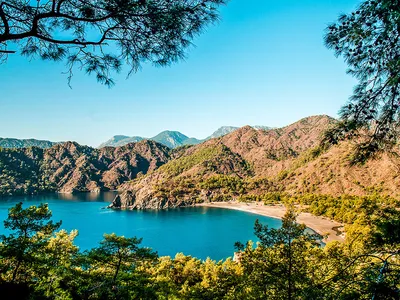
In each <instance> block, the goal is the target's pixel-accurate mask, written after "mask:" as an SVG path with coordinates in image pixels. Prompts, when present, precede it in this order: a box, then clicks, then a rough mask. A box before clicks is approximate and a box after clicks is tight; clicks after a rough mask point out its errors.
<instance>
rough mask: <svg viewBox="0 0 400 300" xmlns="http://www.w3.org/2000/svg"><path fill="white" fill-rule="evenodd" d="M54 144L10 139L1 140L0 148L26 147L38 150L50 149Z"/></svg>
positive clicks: (33, 140)
mask: <svg viewBox="0 0 400 300" xmlns="http://www.w3.org/2000/svg"><path fill="white" fill-rule="evenodd" d="M55 144H57V143H55V142H50V141H43V140H35V139H12V138H1V137H0V147H1V148H27V147H38V148H43V149H46V148H50V147H52V146H54V145H55Z"/></svg>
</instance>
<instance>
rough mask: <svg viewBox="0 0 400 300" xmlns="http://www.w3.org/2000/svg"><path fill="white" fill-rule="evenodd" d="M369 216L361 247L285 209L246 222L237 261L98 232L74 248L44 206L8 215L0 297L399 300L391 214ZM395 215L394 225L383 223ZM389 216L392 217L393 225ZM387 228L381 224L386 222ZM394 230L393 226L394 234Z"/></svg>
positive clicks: (399, 263)
mask: <svg viewBox="0 0 400 300" xmlns="http://www.w3.org/2000/svg"><path fill="white" fill-rule="evenodd" d="M382 217H384V218H380V219H379V218H371V222H372V223H371V228H373V234H370V235H368V237H369V241H370V243H364V244H362V246H361V247H359V248H357V249H356V248H355V247H354V243H353V241H352V240H350V241H349V242H347V241H346V242H345V243H337V242H334V243H329V244H328V245H326V246H325V247H322V246H321V245H320V243H319V239H320V238H321V237H320V236H319V235H316V234H311V233H307V232H305V231H304V230H305V226H304V225H301V224H298V223H297V222H296V213H295V212H294V210H293V208H290V209H289V210H288V212H287V214H286V215H285V217H284V218H283V220H282V221H283V222H282V228H280V229H271V228H268V227H267V226H264V225H262V224H261V223H260V222H256V224H255V235H256V237H257V238H258V242H257V244H256V247H254V244H253V243H252V242H249V243H247V245H246V246H244V245H238V246H240V248H241V252H240V253H239V255H238V260H236V261H234V260H232V259H231V258H228V259H226V260H225V261H220V262H216V261H213V260H211V259H207V260H205V261H202V260H200V259H197V258H194V257H191V256H185V255H183V254H181V253H179V254H177V255H176V256H175V257H174V258H171V257H160V258H159V257H157V255H156V253H154V252H153V251H152V250H151V249H149V248H146V247H141V246H140V244H141V239H138V238H135V237H132V238H126V237H121V236H117V235H115V234H106V235H104V239H103V241H101V243H100V245H99V246H98V247H96V248H94V249H92V250H89V251H85V252H80V251H79V249H78V247H77V246H76V245H75V244H74V239H75V237H76V236H77V234H78V233H77V232H76V231H72V232H71V233H67V232H66V231H64V230H61V231H56V230H57V229H58V228H59V225H60V223H54V222H52V221H51V220H50V218H51V212H50V211H49V209H48V207H47V205H40V206H31V207H28V208H23V207H22V204H17V205H16V206H15V207H13V208H11V209H10V211H9V216H8V218H7V219H6V221H5V226H6V228H7V229H9V230H10V231H11V232H10V234H9V235H8V236H6V235H3V236H1V243H0V270H1V272H0V293H1V297H2V299H225V300H228V299H232V300H233V299H235V300H239V299H240V300H241V299H372V298H373V299H398V297H399V291H400V286H399V282H400V281H399V279H400V257H399V256H400V253H399V251H398V249H399V245H400V241H399V239H398V236H397V235H393V234H392V231H393V229H396V230H397V231H398V228H397V227H396V226H397V225H398V218H399V213H398V211H396V210H390V209H385V210H384V211H383V212H382ZM392 220H394V222H392ZM396 220H397V221H396ZM388 226H389V227H388ZM397 231H396V232H397Z"/></svg>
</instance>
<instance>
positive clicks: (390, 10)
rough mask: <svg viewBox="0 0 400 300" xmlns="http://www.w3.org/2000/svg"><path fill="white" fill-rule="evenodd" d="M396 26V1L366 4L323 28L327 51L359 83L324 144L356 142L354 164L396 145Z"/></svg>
mask: <svg viewBox="0 0 400 300" xmlns="http://www.w3.org/2000/svg"><path fill="white" fill-rule="evenodd" d="M399 24H400V1H398V0H373V1H370V0H367V1H364V2H363V3H362V4H361V5H360V6H359V7H358V8H357V10H356V11H354V12H352V13H350V14H344V15H341V16H340V17H339V19H338V20H337V22H336V23H334V24H332V25H330V26H329V27H328V28H327V34H326V36H325V42H326V45H327V47H328V48H331V49H333V50H334V51H335V54H336V56H342V57H343V58H344V59H345V61H346V62H347V64H348V66H349V69H348V73H349V74H351V75H352V76H354V77H355V78H357V80H358V84H357V85H356V87H355V88H354V94H353V96H352V97H351V98H350V101H349V102H348V103H347V104H346V105H345V106H343V108H342V109H341V111H340V115H341V118H342V120H343V122H342V123H341V124H339V126H337V127H335V128H334V129H333V130H331V131H330V132H328V134H327V135H326V141H328V142H330V143H337V142H338V140H340V139H344V138H354V137H356V138H358V146H357V149H356V150H357V153H358V156H357V157H358V158H357V159H355V162H356V163H358V162H364V161H365V160H366V159H368V158H369V157H371V156H372V155H373V154H375V153H377V152H378V151H380V150H383V149H387V147H393V145H395V144H396V143H397V142H398V133H399V125H400V123H399V122H400V119H399V112H400V76H399V74H400V40H399V38H400V25H399Z"/></svg>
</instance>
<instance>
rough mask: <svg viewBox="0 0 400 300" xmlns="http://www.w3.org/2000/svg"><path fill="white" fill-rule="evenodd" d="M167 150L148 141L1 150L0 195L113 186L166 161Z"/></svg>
mask: <svg viewBox="0 0 400 300" xmlns="http://www.w3.org/2000/svg"><path fill="white" fill-rule="evenodd" d="M169 151H170V150H169V149H168V148H167V147H165V146H162V145H160V144H157V143H155V142H152V141H141V142H139V143H136V144H128V145H126V146H123V147H119V148H102V149H100V150H98V149H94V148H91V147H87V146H81V145H79V144H77V143H74V142H67V143H63V144H57V145H55V146H53V147H51V148H49V149H39V148H34V147H33V148H23V149H2V150H1V151H0V170H1V173H0V195H10V194H30V193H38V192H45V191H57V192H63V193H73V192H98V191H101V190H110V189H116V188H117V187H118V186H119V185H120V184H121V183H123V182H125V181H127V180H132V179H135V178H136V177H137V176H138V175H140V174H147V173H148V172H151V171H153V170H155V169H157V168H158V167H159V166H161V165H162V164H164V163H166V162H167V161H168V160H169V158H170V156H169Z"/></svg>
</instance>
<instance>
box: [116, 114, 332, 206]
mask: <svg viewBox="0 0 400 300" xmlns="http://www.w3.org/2000/svg"><path fill="white" fill-rule="evenodd" d="M334 122H335V120H334V119H332V118H330V117H328V116H315V117H309V118H305V119H302V120H300V121H299V122H296V123H294V124H292V125H289V126H287V127H284V128H279V129H272V130H268V131H266V130H259V129H255V128H253V127H250V126H245V127H242V128H239V129H237V130H235V131H233V132H231V133H229V134H227V135H224V136H222V137H220V138H214V139H211V140H208V141H206V142H204V143H202V144H200V145H197V146H193V147H190V148H188V149H186V150H185V151H184V152H183V153H181V154H180V156H178V157H176V158H175V159H173V160H171V161H169V162H168V163H166V164H165V165H163V166H162V167H160V168H159V169H157V170H156V171H154V172H152V173H150V174H148V175H147V176H145V177H143V178H140V179H139V180H136V181H133V182H127V183H125V184H123V185H122V186H121V187H120V190H122V191H125V192H124V194H123V195H124V197H125V198H128V199H129V200H126V199H125V202H128V203H131V204H132V203H133V204H132V205H130V206H132V207H136V208H140V209H142V208H167V207H175V206H181V205H188V204H189V205H191V204H194V203H196V202H198V201H199V202H204V201H210V200H211V201H218V200H231V199H236V198H238V197H239V195H240V194H244V193H250V192H253V193H265V192H272V191H276V190H277V189H278V186H279V185H278V184H277V182H274V181H273V180H270V178H272V177H276V176H277V175H278V174H279V173H280V172H281V171H282V170H286V169H287V168H290V166H291V164H292V163H293V161H295V160H296V158H298V157H299V156H300V154H301V153H303V152H305V151H307V150H308V149H310V148H313V147H315V146H317V145H318V142H319V138H320V136H321V134H322V133H323V132H324V131H325V130H326V129H327V128H328V127H329V126H331V125H332V124H333V123H334Z"/></svg>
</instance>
